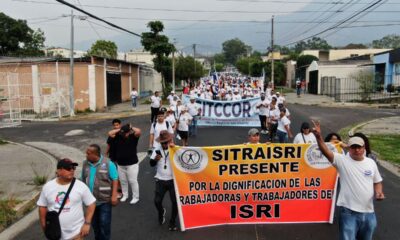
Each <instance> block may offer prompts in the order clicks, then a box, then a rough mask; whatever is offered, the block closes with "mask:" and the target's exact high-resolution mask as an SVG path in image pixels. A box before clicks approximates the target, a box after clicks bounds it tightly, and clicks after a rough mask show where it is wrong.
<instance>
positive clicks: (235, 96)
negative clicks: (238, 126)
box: [232, 89, 242, 101]
mask: <svg viewBox="0 0 400 240" xmlns="http://www.w3.org/2000/svg"><path fill="white" fill-rule="evenodd" d="M239 100H242V96H240V94H239V90H238V89H235V90H234V91H233V95H232V101H239Z"/></svg>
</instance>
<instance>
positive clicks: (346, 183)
mask: <svg viewBox="0 0 400 240" xmlns="http://www.w3.org/2000/svg"><path fill="white" fill-rule="evenodd" d="M313 124H314V130H313V133H314V135H315V137H316V139H317V143H318V147H319V149H320V150H321V152H322V154H323V155H324V156H325V157H326V158H327V159H328V160H329V162H331V163H332V165H333V166H334V167H335V168H336V169H337V171H338V172H339V175H340V186H341V189H340V192H339V198H338V201H337V205H338V206H339V207H340V211H339V212H340V218H339V231H340V239H341V240H352V239H362V240H371V239H372V237H373V234H374V230H375V228H376V225H377V223H376V217H375V213H374V205H373V198H374V194H375V199H376V200H383V199H384V198H385V195H384V194H383V190H382V188H383V185H382V177H381V175H380V173H379V170H378V167H377V165H376V163H375V161H374V160H372V159H371V158H368V157H365V156H364V153H365V143H364V140H363V139H362V138H360V137H351V138H350V139H349V142H348V146H349V147H350V148H349V153H348V154H347V155H343V154H339V153H333V152H332V151H331V150H329V148H328V146H327V145H326V144H325V143H324V140H323V138H322V135H321V126H320V123H319V122H318V121H313Z"/></svg>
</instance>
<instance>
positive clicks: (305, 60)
mask: <svg viewBox="0 0 400 240" xmlns="http://www.w3.org/2000/svg"><path fill="white" fill-rule="evenodd" d="M313 61H318V58H317V57H316V56H313V55H301V56H299V57H298V58H297V68H296V71H297V74H296V76H298V77H299V78H300V79H305V78H306V69H307V66H308V65H310V64H311V63H312V62H313Z"/></svg>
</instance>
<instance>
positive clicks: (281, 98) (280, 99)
mask: <svg viewBox="0 0 400 240" xmlns="http://www.w3.org/2000/svg"><path fill="white" fill-rule="evenodd" d="M285 101H286V99H285V97H283V96H281V95H279V97H277V98H276V104H280V103H282V104H283V103H285Z"/></svg>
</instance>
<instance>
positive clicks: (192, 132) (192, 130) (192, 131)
mask: <svg viewBox="0 0 400 240" xmlns="http://www.w3.org/2000/svg"><path fill="white" fill-rule="evenodd" d="M196 135H197V118H196V116H194V117H193V119H192V123H190V125H189V136H196Z"/></svg>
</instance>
